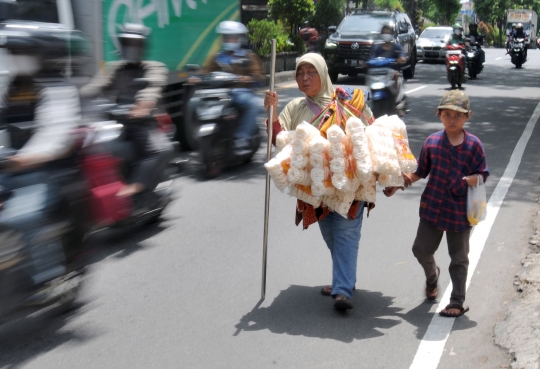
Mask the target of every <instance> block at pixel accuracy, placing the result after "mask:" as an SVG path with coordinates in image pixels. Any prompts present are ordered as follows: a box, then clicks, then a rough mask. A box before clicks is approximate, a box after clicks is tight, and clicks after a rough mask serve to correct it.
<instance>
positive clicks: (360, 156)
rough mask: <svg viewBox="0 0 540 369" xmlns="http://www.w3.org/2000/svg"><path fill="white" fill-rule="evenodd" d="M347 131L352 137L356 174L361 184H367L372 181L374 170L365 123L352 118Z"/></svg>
mask: <svg viewBox="0 0 540 369" xmlns="http://www.w3.org/2000/svg"><path fill="white" fill-rule="evenodd" d="M345 131H346V133H347V135H348V136H349V137H350V141H351V145H352V153H353V157H354V160H355V162H356V174H357V176H358V178H359V179H360V181H361V182H367V181H369V180H370V179H371V176H372V174H373V168H372V160H371V154H370V152H369V144H368V140H367V136H366V132H365V126H364V123H363V122H362V121H361V120H360V119H358V118H355V117H351V118H349V120H347V126H346V128H345Z"/></svg>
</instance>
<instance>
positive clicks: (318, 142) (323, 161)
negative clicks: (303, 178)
mask: <svg viewBox="0 0 540 369" xmlns="http://www.w3.org/2000/svg"><path fill="white" fill-rule="evenodd" d="M329 147H330V142H328V140H326V139H324V138H323V137H322V136H315V137H314V138H313V139H312V140H311V142H310V143H309V162H310V164H311V173H310V177H311V181H312V183H311V191H312V193H313V195H314V196H318V197H320V196H323V195H332V194H334V192H335V188H334V186H333V185H332V175H331V171H330V167H329V155H328V149H329Z"/></svg>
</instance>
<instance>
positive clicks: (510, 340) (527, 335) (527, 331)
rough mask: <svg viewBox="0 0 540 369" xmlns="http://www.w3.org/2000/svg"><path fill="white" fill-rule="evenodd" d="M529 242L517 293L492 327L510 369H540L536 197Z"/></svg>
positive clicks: (539, 231) (516, 282) (539, 220)
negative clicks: (508, 358)
mask: <svg viewBox="0 0 540 369" xmlns="http://www.w3.org/2000/svg"><path fill="white" fill-rule="evenodd" d="M537 202H538V203H539V204H537V205H538V206H537V207H538V210H539V211H538V212H537V213H536V214H535V215H534V219H533V222H532V223H533V232H532V236H531V238H530V240H529V245H530V247H531V253H530V254H529V255H527V256H526V257H525V259H524V260H523V261H522V265H523V266H522V268H521V270H520V271H519V272H518V273H517V275H516V276H515V279H514V286H515V288H516V291H517V294H516V297H515V298H514V300H513V301H512V302H511V303H510V304H508V308H507V313H506V318H505V320H504V321H502V322H500V323H499V324H497V325H495V329H494V339H495V343H496V344H497V345H499V346H501V347H502V348H504V349H506V350H508V352H509V354H510V356H511V357H512V360H513V361H512V363H511V365H510V368H512V369H540V197H538V198H537Z"/></svg>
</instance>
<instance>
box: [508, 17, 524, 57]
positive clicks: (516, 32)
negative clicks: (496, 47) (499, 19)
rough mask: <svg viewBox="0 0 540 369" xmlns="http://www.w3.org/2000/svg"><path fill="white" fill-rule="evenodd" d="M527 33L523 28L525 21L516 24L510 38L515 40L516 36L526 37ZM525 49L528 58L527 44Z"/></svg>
mask: <svg viewBox="0 0 540 369" xmlns="http://www.w3.org/2000/svg"><path fill="white" fill-rule="evenodd" d="M526 37H527V34H526V33H525V31H524V30H523V23H518V24H517V26H516V29H515V30H513V31H512V33H511V34H510V40H511V41H514V39H516V38H526ZM523 51H524V53H525V55H524V56H525V60H527V44H525V46H524V47H523Z"/></svg>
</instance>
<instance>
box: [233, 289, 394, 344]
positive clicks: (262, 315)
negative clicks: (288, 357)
mask: <svg viewBox="0 0 540 369" xmlns="http://www.w3.org/2000/svg"><path fill="white" fill-rule="evenodd" d="M321 288H322V286H321V287H307V286H297V285H292V286H290V287H289V288H287V289H286V290H283V291H281V293H280V294H279V295H278V296H277V297H276V298H275V299H274V301H272V304H271V305H270V306H268V307H265V308H260V306H261V304H262V301H259V303H258V304H257V305H256V306H255V307H254V308H253V310H252V311H250V312H249V313H247V314H246V315H244V316H243V317H242V318H241V319H240V322H239V323H238V324H237V325H236V328H237V331H236V333H235V334H234V335H235V336H236V335H239V334H240V333H241V332H242V331H259V330H264V329H268V330H269V331H271V332H272V333H277V334H289V335H293V336H306V337H318V338H326V339H332V340H336V341H341V342H352V341H354V340H363V339H369V338H375V337H380V336H383V335H384V333H383V332H381V331H382V330H385V329H390V328H392V327H394V326H396V325H398V324H400V323H401V320H400V319H393V318H392V317H397V315H398V311H399V310H401V308H399V307H392V304H393V302H392V300H393V299H394V298H393V297H390V296H383V294H382V293H380V292H371V291H366V290H356V291H355V293H354V296H353V301H354V306H355V308H354V309H352V310H349V311H347V312H340V311H337V310H335V309H334V308H333V299H332V298H331V297H327V296H322V295H321V294H320V292H319V291H320V289H321Z"/></svg>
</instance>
